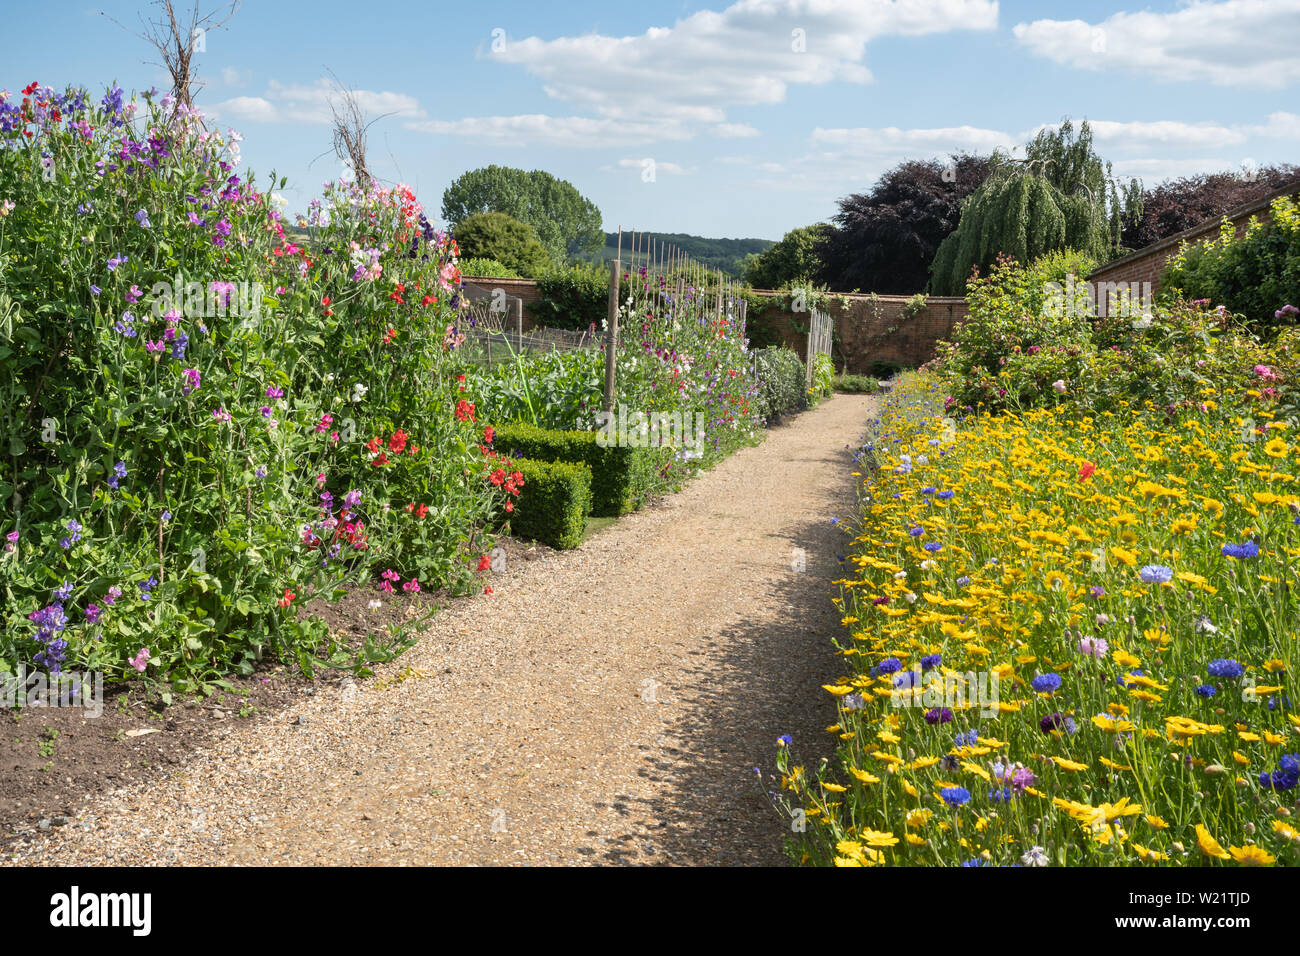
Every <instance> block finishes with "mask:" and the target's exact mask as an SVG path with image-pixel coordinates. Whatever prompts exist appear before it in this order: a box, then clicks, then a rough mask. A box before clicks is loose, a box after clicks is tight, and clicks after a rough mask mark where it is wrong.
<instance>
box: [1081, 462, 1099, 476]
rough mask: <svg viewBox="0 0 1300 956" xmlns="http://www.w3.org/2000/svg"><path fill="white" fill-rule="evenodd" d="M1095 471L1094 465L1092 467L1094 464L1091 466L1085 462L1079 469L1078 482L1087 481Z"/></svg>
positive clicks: (1090, 463)
mask: <svg viewBox="0 0 1300 956" xmlns="http://www.w3.org/2000/svg"><path fill="white" fill-rule="evenodd" d="M1096 470H1097V466H1096V465H1094V464H1093V463H1092V462H1090V461H1085V462H1084V463H1083V464H1082V465H1081V466H1080V467H1079V480H1080V481H1087V480H1088V479H1089V478H1091V477H1092V475H1093V473H1094V472H1095V471H1096Z"/></svg>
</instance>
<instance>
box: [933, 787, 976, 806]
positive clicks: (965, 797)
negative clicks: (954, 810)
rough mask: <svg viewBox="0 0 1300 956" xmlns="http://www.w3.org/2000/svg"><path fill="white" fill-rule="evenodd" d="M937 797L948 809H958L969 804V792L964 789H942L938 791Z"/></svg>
mask: <svg viewBox="0 0 1300 956" xmlns="http://www.w3.org/2000/svg"><path fill="white" fill-rule="evenodd" d="M939 796H941V797H943V802H944V803H946V804H948V806H950V807H960V806H962V805H963V804H966V803H970V791H969V790H967V789H966V788H965V787H944V788H943V789H942V790H940V791H939Z"/></svg>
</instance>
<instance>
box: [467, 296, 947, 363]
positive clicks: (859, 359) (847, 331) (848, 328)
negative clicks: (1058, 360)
mask: <svg viewBox="0 0 1300 956" xmlns="http://www.w3.org/2000/svg"><path fill="white" fill-rule="evenodd" d="M464 278H465V282H466V283H472V284H473V285H476V286H478V287H479V288H480V289H484V290H486V291H489V292H490V291H492V290H493V289H501V290H503V291H504V292H505V294H506V295H509V296H518V297H519V298H520V299H522V300H523V303H524V329H525V330H528V329H533V328H536V327H537V326H538V325H540V324H541V323H540V322H538V320H537V317H536V316H535V315H533V314H532V312H531V311H530V310H529V308H528V307H529V305H530V304H532V303H534V302H537V301H539V300H540V299H541V293H540V292H538V291H537V283H536V282H534V281H533V280H532V279H500V278H492V277H490V276H481V277H480V276H465V277H464ZM755 291H756V292H757V294H758V295H761V296H770V297H775V296H777V295H779V294H780V293H778V292H774V291H771V290H763V289H758V290H755ZM842 299H843V300H846V301H847V302H848V306H847V308H845V307H844V306H842V305H841V304H840V302H841V300H842ZM907 299H908V297H907V296H903V295H882V296H877V297H876V299H875V301H874V302H873V301H872V298H871V296H867V295H846V296H835V297H833V298H832V299H831V300H830V301H829V303H828V305H827V306H826V311H827V312H829V313H830V315H831V317H832V318H834V319H835V347H834V353H833V354H834V358H835V367H836V369H837V370H841V369H847V370H848V371H850V372H860V373H869V372H870V370H871V368H872V365H873V364H874V363H877V362H879V363H883V364H886V365H892V366H896V367H901V368H913V367H915V366H918V365H923V364H925V363H926V362H928V361H929V360H930V359H932V358H934V347H935V343H936V342H938V341H939V340H940V339H945V338H948V337H949V335H950V334H951V333H952V329H953V326H954V325H955V324H956V323H957V322H958V321H959V320H961V319H962V318H964V317H965V316H966V313H967V309H966V300H965V299H962V298H942V297H934V298H931V299H929V300H928V302H927V304H926V307H925V310H924V311H923V312H921V314H920V315H917V316H915V317H913V318H912V319H909V320H907V321H903V320H902V319H901V318H900V316H901V313H902V311H903V306H904V305H905V304H906V302H907ZM748 322H749V327H750V329H751V330H752V329H754V328H755V322H762V323H765V324H767V325H768V330H767V331H768V333H769V334H768V335H767V336H765V338H770V339H773V340H775V342H776V343H779V344H782V345H785V346H787V347H789V348H792V349H794V350H795V351H797V352H798V353H799V354H800V355H803V354H805V351H806V349H807V346H808V334H807V327H808V315H807V314H806V313H805V314H802V315H797V314H795V313H792V312H787V311H785V310H783V309H779V308H775V307H774V308H771V309H765V310H763V311H762V312H761V313H753V312H751V313H750V315H749V319H748ZM751 338H757V336H751Z"/></svg>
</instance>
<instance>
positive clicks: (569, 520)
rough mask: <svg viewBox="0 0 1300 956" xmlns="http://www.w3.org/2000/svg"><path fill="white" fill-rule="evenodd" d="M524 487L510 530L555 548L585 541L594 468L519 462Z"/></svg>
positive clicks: (551, 462) (545, 462)
mask: <svg viewBox="0 0 1300 956" xmlns="http://www.w3.org/2000/svg"><path fill="white" fill-rule="evenodd" d="M515 465H516V467H517V468H518V469H519V470H520V471H521V472H523V476H524V486H523V488H522V489H520V492H519V498H518V500H517V501H516V502H515V510H514V511H513V512H512V513H511V516H510V530H511V532H512V533H513V534H515V535H517V536H519V537H521V538H532V539H534V540H536V541H541V542H542V543H543V544H549V545H550V546H551V547H553V548H576V547H577V546H578V545H580V544H581V543H582V535H583V532H584V531H585V530H586V527H587V514H588V512H589V511H590V510H591V469H590V468H588V467H587V466H586V465H585V464H583V463H582V462H565V461H528V460H526V459H525V460H522V461H516V462H515Z"/></svg>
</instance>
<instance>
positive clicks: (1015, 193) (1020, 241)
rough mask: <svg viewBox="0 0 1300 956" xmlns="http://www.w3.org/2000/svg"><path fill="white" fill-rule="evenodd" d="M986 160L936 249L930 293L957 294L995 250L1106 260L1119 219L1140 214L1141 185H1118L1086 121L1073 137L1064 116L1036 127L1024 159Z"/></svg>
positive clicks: (1116, 240)
mask: <svg viewBox="0 0 1300 956" xmlns="http://www.w3.org/2000/svg"><path fill="white" fill-rule="evenodd" d="M990 165H991V171H990V173H989V176H988V178H987V179H986V180H985V181H984V182H983V184H981V185H980V187H979V188H978V189H976V190H975V191H974V192H973V193H971V195H970V196H969V197H968V198H967V199H966V201H965V203H964V205H963V206H962V212H961V219H960V221H959V222H958V224H957V230H956V232H954V233H952V234H951V235H950V236H948V238H946V239H945V240H944V241H943V242H942V243H941V244H940V246H939V250H938V252H937V253H936V254H935V257H934V263H933V265H932V266H931V270H930V290H931V292H933V293H934V294H936V295H962V294H963V293H964V292H965V290H966V280H967V279H968V278H969V277H970V274H971V270H972V269H979V270H980V271H986V270H987V269H988V268H989V266H991V265H992V264H993V262H994V260H996V259H997V257H998V255H999V254H1005V255H1008V256H1011V257H1012V258H1014V259H1017V260H1018V261H1020V262H1032V261H1033V260H1034V259H1037V258H1038V257H1039V256H1041V255H1044V254H1045V253H1049V252H1056V251H1058V250H1061V249H1067V248H1069V249H1075V250H1078V251H1080V252H1083V253H1086V254H1087V255H1089V256H1091V257H1092V258H1094V259H1096V260H1097V261H1098V262H1106V261H1108V260H1110V259H1113V258H1114V257H1115V256H1116V255H1119V254H1120V253H1121V252H1122V248H1121V246H1120V236H1121V234H1122V231H1123V227H1124V225H1125V223H1126V222H1130V221H1132V219H1133V218H1134V217H1135V216H1137V215H1140V214H1141V204H1142V184H1141V182H1140V181H1138V180H1131V181H1130V182H1129V183H1127V184H1126V185H1121V184H1119V183H1118V182H1116V180H1115V178H1114V177H1113V176H1112V175H1111V167H1110V164H1109V163H1103V161H1102V160H1101V158H1100V157H1098V156H1097V154H1096V152H1095V151H1094V150H1093V148H1092V130H1091V128H1090V127H1089V126H1088V123H1087V121H1086V120H1085V121H1084V122H1083V123H1082V124H1080V126H1079V130H1078V133H1077V135H1076V134H1075V130H1074V127H1073V125H1072V124H1071V123H1070V121H1069V120H1066V121H1065V122H1064V123H1062V124H1061V125H1060V126H1059V127H1058V128H1056V129H1045V130H1042V131H1041V132H1039V134H1038V135H1037V136H1035V137H1034V139H1033V140H1032V141H1031V142H1030V143H1029V144H1028V145H1027V146H1026V147H1025V158H1024V159H1022V160H1021V159H1013V158H1012V157H1010V156H1008V155H1007V154H1005V153H1001V152H999V153H995V154H994V156H993V158H992V160H991V162H990Z"/></svg>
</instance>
